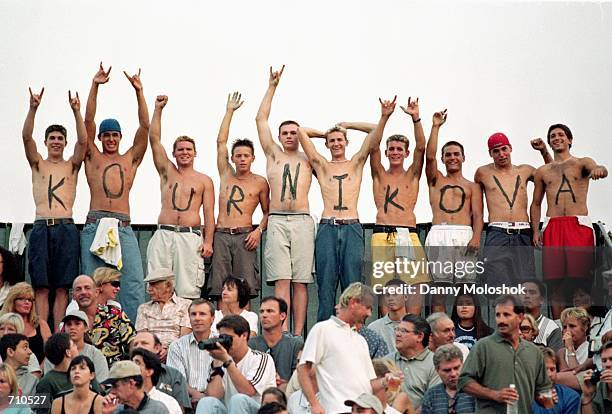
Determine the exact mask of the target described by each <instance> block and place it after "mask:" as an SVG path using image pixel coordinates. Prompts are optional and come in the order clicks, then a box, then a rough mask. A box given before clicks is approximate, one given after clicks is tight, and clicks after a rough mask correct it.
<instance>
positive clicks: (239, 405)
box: [196, 394, 260, 414]
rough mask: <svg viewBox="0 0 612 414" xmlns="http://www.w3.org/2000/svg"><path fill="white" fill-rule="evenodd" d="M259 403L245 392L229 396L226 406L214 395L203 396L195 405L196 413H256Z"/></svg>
mask: <svg viewBox="0 0 612 414" xmlns="http://www.w3.org/2000/svg"><path fill="white" fill-rule="evenodd" d="M259 406H260V405H259V404H258V403H257V401H255V400H254V399H252V398H251V397H249V396H248V395H246V394H236V395H234V396H233V397H232V398H230V402H229V404H228V406H227V407H225V405H224V404H223V402H222V401H220V400H218V399H217V398H215V397H203V398H202V399H201V400H200V401H199V402H198V405H197V407H196V414H257V411H259Z"/></svg>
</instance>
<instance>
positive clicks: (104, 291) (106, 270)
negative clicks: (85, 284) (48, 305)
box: [66, 267, 121, 313]
mask: <svg viewBox="0 0 612 414" xmlns="http://www.w3.org/2000/svg"><path fill="white" fill-rule="evenodd" d="M92 279H93V281H94V284H95V286H96V290H97V294H98V298H97V301H98V302H99V303H106V304H108V305H112V306H115V307H117V308H119V309H121V303H119V302H118V301H117V294H118V293H119V291H120V290H121V272H120V271H118V270H117V269H114V268H112V267H98V268H97V269H96V270H94V273H93V275H92ZM77 309H79V304H78V303H77V302H76V301H75V300H74V298H73V299H72V300H71V301H70V303H69V304H68V307H67V308H66V313H69V312H71V311H73V310H77Z"/></svg>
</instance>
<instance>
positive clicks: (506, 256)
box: [483, 226, 536, 286]
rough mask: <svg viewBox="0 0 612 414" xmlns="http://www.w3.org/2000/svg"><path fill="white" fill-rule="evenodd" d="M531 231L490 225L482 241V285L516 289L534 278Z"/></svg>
mask: <svg viewBox="0 0 612 414" xmlns="http://www.w3.org/2000/svg"><path fill="white" fill-rule="evenodd" d="M531 240H532V232H531V230H530V229H521V230H516V229H514V230H512V229H511V230H508V231H506V230H505V229H503V228H501V227H493V226H489V228H488V229H487V236H486V238H485V242H484V249H483V250H484V252H483V260H484V276H485V278H484V280H483V281H484V282H486V283H487V284H488V285H491V286H501V285H502V284H505V285H512V286H516V285H518V284H521V283H523V282H524V281H526V280H530V279H534V278H535V277H536V272H535V256H534V248H533V246H532V243H531Z"/></svg>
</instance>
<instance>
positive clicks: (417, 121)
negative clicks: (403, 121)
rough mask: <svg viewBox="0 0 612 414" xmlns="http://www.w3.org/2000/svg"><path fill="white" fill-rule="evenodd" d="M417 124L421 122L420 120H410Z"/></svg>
mask: <svg viewBox="0 0 612 414" xmlns="http://www.w3.org/2000/svg"><path fill="white" fill-rule="evenodd" d="M419 122H421V118H419V119H417V120H416V121H415V120H414V119H413V120H412V123H413V124H418V123H419Z"/></svg>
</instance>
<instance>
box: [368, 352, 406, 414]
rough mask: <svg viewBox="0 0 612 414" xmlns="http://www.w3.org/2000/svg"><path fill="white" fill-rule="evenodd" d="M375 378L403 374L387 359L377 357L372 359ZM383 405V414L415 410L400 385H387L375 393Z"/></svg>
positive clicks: (402, 413) (404, 412)
mask: <svg viewBox="0 0 612 414" xmlns="http://www.w3.org/2000/svg"><path fill="white" fill-rule="evenodd" d="M372 365H374V371H375V372H376V378H385V377H387V375H388V374H392V375H393V376H394V377H396V378H402V376H403V374H402V373H401V371H400V370H399V368H397V366H396V365H395V364H394V363H393V362H391V361H390V360H388V359H384V358H377V359H374V360H373V361H372ZM376 396H377V397H378V399H379V400H380V402H381V403H382V405H383V407H384V412H385V414H398V413H401V414H414V413H415V410H414V407H413V406H412V402H411V401H410V397H408V394H406V393H405V392H403V391H402V390H401V387H399V386H397V387H392V386H389V387H388V388H387V389H386V390H384V392H379V393H378V394H376Z"/></svg>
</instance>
